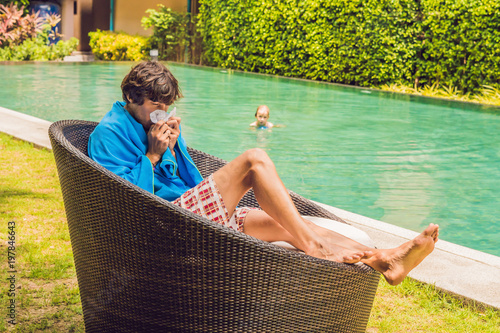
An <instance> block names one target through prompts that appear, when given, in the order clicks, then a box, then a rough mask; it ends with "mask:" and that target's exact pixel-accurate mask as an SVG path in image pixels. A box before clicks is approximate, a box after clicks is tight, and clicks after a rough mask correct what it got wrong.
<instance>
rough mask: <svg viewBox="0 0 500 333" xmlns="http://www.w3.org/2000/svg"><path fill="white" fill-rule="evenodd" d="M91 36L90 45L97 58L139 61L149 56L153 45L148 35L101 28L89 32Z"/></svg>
mask: <svg viewBox="0 0 500 333" xmlns="http://www.w3.org/2000/svg"><path fill="white" fill-rule="evenodd" d="M89 36H90V42H89V45H90V47H91V49H92V53H94V56H95V57H96V58H97V59H100V60H132V61H139V60H143V59H147V58H148V57H149V50H150V49H151V47H150V45H149V41H148V38H147V37H142V36H131V35H128V34H126V33H123V32H120V33H116V32H112V31H102V30H99V29H97V31H94V32H89Z"/></svg>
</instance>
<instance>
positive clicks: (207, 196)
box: [172, 175, 258, 231]
mask: <svg viewBox="0 0 500 333" xmlns="http://www.w3.org/2000/svg"><path fill="white" fill-rule="evenodd" d="M172 203H173V204H174V205H177V206H179V207H182V208H185V209H187V210H189V211H191V212H193V213H195V214H197V215H201V216H203V217H206V218H207V219H209V220H212V221H214V222H216V223H218V224H221V225H224V226H226V227H229V228H231V229H235V230H238V231H243V224H244V222H245V218H246V216H247V214H248V212H249V211H250V210H252V209H258V208H251V207H241V208H236V209H235V210H234V212H233V213H232V214H231V216H229V212H228V211H227V209H226V205H225V204H224V201H223V200H222V196H221V195H220V193H219V189H218V188H217V185H216V184H215V181H214V179H213V177H212V175H210V176H208V177H207V178H205V179H204V180H203V181H202V182H201V183H199V184H198V185H196V186H195V187H193V188H192V189H190V190H188V191H186V192H185V193H184V194H183V195H181V196H180V197H179V198H178V199H176V200H175V201H173V202H172Z"/></svg>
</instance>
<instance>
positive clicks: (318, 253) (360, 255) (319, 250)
mask: <svg viewBox="0 0 500 333" xmlns="http://www.w3.org/2000/svg"><path fill="white" fill-rule="evenodd" d="M304 252H305V253H306V254H308V255H310V256H313V257H316V258H321V259H327V260H331V261H336V262H341V263H345V264H355V263H357V262H360V261H361V260H363V259H369V258H370V257H371V256H373V252H372V251H354V250H349V249H346V248H343V247H341V246H337V245H328V247H323V246H321V245H319V246H317V247H315V248H314V249H312V250H309V251H304Z"/></svg>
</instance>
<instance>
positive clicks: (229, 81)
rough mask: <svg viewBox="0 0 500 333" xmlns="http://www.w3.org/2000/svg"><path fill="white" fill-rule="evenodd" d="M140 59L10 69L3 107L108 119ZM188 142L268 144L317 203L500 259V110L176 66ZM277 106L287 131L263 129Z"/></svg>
mask: <svg viewBox="0 0 500 333" xmlns="http://www.w3.org/2000/svg"><path fill="white" fill-rule="evenodd" d="M131 66H132V64H131V63H27V64H16V65H2V66H0V77H2V81H1V82H0V87H1V89H0V106H3V107H6V108H9V109H12V110H16V111H19V112H23V113H27V114H30V115H33V116H36V117H39V118H42V119H46V120H49V121H55V120H59V119H86V120H94V121H99V120H100V119H101V118H102V116H103V115H104V114H105V113H106V112H107V111H108V110H109V109H110V106H111V103H112V102H113V101H115V100H117V99H120V98H121V92H120V88H119V86H120V83H121V80H122V78H123V76H124V75H125V74H126V73H127V72H128V70H129V69H130V68H131ZM171 69H172V71H173V72H174V74H175V75H176V77H177V78H178V79H179V81H180V85H181V88H182V91H183V94H184V96H185V97H184V98H183V99H182V100H180V101H179V102H178V103H177V111H178V115H180V116H181V117H182V125H183V126H182V127H183V135H184V136H185V137H186V140H187V141H188V143H189V144H190V145H191V146H192V147H195V148H198V149H201V150H203V151H206V152H208V153H211V154H213V155H216V156H219V157H221V158H224V159H227V160H231V159H233V158H234V157H236V156H237V155H238V154H239V153H241V152H243V151H245V150H246V149H249V148H252V147H260V148H263V149H265V150H266V151H267V152H268V153H269V155H270V156H271V158H272V159H273V160H274V161H275V163H276V167H277V169H278V172H279V174H280V175H281V176H282V179H283V182H284V183H285V185H286V186H287V187H288V188H290V189H292V190H293V191H295V192H297V193H300V194H302V195H304V196H305V197H308V198H310V199H313V200H316V201H320V202H323V203H326V204H329V205H332V206H335V207H339V208H342V209H345V210H349V211H352V212H355V213H358V214H361V215H365V216H368V217H371V218H374V219H378V220H382V221H385V222H388V223H392V224H395V225H398V226H401V227H404V228H408V229H411V230H415V231H421V230H422V229H423V227H424V226H425V225H427V224H428V223H431V222H432V223H438V224H439V225H440V226H441V238H442V239H445V240H448V241H451V242H454V243H457V244H461V245H464V246H468V247H471V248H474V249H477V250H481V251H484V252H488V253H491V254H495V255H500V223H499V222H500V218H499V198H500V168H499V165H500V149H499V147H500V137H499V135H498V132H499V130H500V113H499V112H498V111H497V109H495V108H490V107H480V106H475V105H470V104H464V103H455V102H446V101H440V100H432V99H426V98H419V97H412V96H407V95H399V94H391V93H384V92H378V91H372V90H363V89H356V88H351V87H344V86H338V85H331V84H323V83H318V82H311V81H301V80H292V79H284V78H277V77H273V76H263V75H255V74H250V73H237V72H236V73H235V72H232V71H226V70H220V69H212V68H199V67H192V66H184V65H171ZM260 104H267V105H268V106H269V107H270V109H271V118H270V121H272V122H273V123H275V124H276V123H279V124H284V125H286V127H284V128H276V129H273V130H272V131H270V130H269V131H268V130H251V129H249V127H248V124H249V123H251V122H252V121H253V120H254V117H253V115H254V113H255V109H256V108H257V106H258V105H260Z"/></svg>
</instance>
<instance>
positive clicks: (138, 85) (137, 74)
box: [121, 61, 182, 105]
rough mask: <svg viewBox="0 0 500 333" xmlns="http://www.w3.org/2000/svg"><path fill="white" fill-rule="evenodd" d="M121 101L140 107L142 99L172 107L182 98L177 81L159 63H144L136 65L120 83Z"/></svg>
mask: <svg viewBox="0 0 500 333" xmlns="http://www.w3.org/2000/svg"><path fill="white" fill-rule="evenodd" d="M121 88H122V94H123V100H124V101H125V102H127V104H129V103H136V104H138V105H142V104H143V103H144V98H148V99H150V100H151V101H153V102H160V103H164V104H166V105H172V104H173V103H174V102H175V101H176V100H177V99H178V98H180V97H182V94H181V91H180V88H179V85H178V83H177V79H176V78H175V77H174V76H173V75H172V73H171V72H170V71H169V70H168V69H167V68H166V67H165V66H164V65H163V64H162V63H160V62H157V61H144V62H141V63H140V64H138V65H136V66H135V67H134V68H132V70H131V71H130V73H128V74H127V75H126V76H125V78H124V79H123V81H122V86H121Z"/></svg>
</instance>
